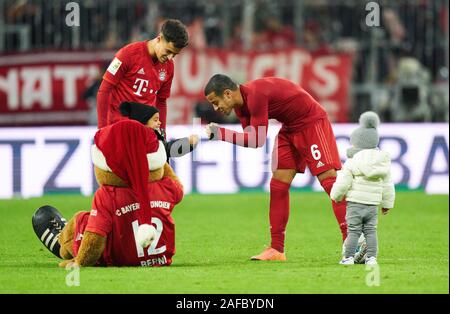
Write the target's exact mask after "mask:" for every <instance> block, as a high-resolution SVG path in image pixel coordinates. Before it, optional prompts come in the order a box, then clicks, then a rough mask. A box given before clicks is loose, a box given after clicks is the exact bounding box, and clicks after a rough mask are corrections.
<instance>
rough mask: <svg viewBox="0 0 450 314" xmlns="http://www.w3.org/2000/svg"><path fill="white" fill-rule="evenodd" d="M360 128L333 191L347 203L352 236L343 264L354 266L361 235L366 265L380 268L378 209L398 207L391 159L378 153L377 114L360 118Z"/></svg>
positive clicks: (351, 141) (338, 199)
mask: <svg viewBox="0 0 450 314" xmlns="http://www.w3.org/2000/svg"><path fill="white" fill-rule="evenodd" d="M359 123H360V127H359V128H357V129H356V130H354V131H353V132H352V133H351V135H350V143H351V144H352V147H351V148H349V149H348V150H347V157H348V159H347V161H346V162H345V164H344V166H343V167H342V169H341V170H340V171H338V175H337V179H336V183H335V184H334V185H333V188H332V189H331V193H330V196H331V199H333V200H334V201H336V202H340V201H342V200H343V199H344V198H346V200H347V213H346V216H345V218H346V220H347V225H348V227H347V228H348V235H347V239H346V240H345V252H344V256H343V259H342V260H341V262H340V264H344V265H352V264H354V255H355V250H356V246H357V244H358V239H359V237H360V235H361V233H363V234H364V236H365V238H366V241H367V255H366V260H365V263H366V264H368V265H375V264H377V259H376V258H377V251H378V240H377V224H378V213H377V212H378V206H380V205H381V208H382V213H383V214H387V212H388V210H389V209H391V208H393V207H394V200H395V189H394V184H393V182H392V180H391V173H390V171H391V170H390V166H391V159H390V156H389V154H388V153H386V152H384V151H382V150H380V149H378V147H377V146H378V143H379V140H380V139H379V136H378V132H377V127H378V125H379V123H380V119H379V118H378V115H377V114H376V113H375V112H371V111H368V112H365V113H363V114H362V115H361V116H360V118H359Z"/></svg>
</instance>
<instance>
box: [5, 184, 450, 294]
mask: <svg viewBox="0 0 450 314" xmlns="http://www.w3.org/2000/svg"><path fill="white" fill-rule="evenodd" d="M448 201H449V200H448V196H447V195H442V196H438V195H426V194H424V193H422V192H398V193H397V200H396V208H395V209H394V210H392V212H390V213H389V214H388V215H386V216H382V215H380V216H379V225H378V238H379V257H378V260H379V269H378V270H379V272H378V274H379V277H375V276H376V273H375V272H374V271H373V270H366V269H365V266H364V265H355V266H341V265H338V261H339V258H340V251H341V243H340V234H339V231H338V226H337V223H336V222H335V219H334V215H333V211H332V209H331V204H330V202H329V200H328V197H327V195H326V194H325V193H313V192H291V216H290V220H289V223H288V228H287V233H286V254H287V259H288V260H287V262H284V263H283V262H256V261H250V260H249V257H250V256H251V255H254V254H257V253H259V252H260V251H261V250H262V249H263V248H264V246H265V245H267V244H268V243H269V228H268V202H269V195H268V194H265V193H241V194H235V195H198V194H194V195H187V196H186V197H185V198H184V200H183V201H182V203H181V204H180V205H178V206H177V207H175V211H174V218H175V222H176V248H177V252H176V254H175V256H174V262H173V264H172V266H170V267H162V268H142V267H139V268H128V267H127V268H125V267H124V268H86V269H84V268H83V269H81V271H80V285H79V286H67V285H66V276H67V275H68V274H69V271H68V270H65V269H64V268H59V267H58V266H57V264H58V261H59V260H58V259H57V258H55V257H53V255H51V253H50V252H48V251H47V249H46V248H44V246H43V245H42V244H41V243H40V242H39V240H38V239H37V237H36V236H35V235H34V232H33V229H32V227H31V216H32V214H33V212H34V210H35V209H36V208H37V207H39V206H41V205H44V204H51V205H53V206H55V207H57V208H58V209H59V210H60V211H61V212H62V213H63V215H64V216H65V217H66V218H67V219H69V218H71V216H72V214H73V213H75V212H76V211H79V210H89V209H90V202H91V198H88V197H82V196H73V195H61V196H46V197H42V198H33V199H27V200H19V199H13V200H2V201H0V215H1V217H2V218H1V220H0V221H1V223H2V224H1V228H0V293H449V260H448V255H449V243H448V239H449V234H448V233H449V224H448V216H449V207H448V204H449V203H448ZM366 278H369V279H370V278H372V280H373V279H374V278H379V279H380V280H379V285H372V286H369V285H367V284H366ZM375 283H376V282H375Z"/></svg>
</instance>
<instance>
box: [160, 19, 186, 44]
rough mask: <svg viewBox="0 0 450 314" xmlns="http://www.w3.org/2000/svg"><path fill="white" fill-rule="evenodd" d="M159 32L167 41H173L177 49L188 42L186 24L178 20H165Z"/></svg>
mask: <svg viewBox="0 0 450 314" xmlns="http://www.w3.org/2000/svg"><path fill="white" fill-rule="evenodd" d="M161 34H162V35H163V36H164V38H165V39H166V41H167V42H169V43H173V45H174V46H175V47H176V48H178V49H181V48H184V47H186V46H187V45H188V44H189V36H188V33H187V30H186V26H185V25H184V24H183V23H181V22H180V21H179V20H174V19H169V20H166V21H165V22H164V24H163V25H162V26H161Z"/></svg>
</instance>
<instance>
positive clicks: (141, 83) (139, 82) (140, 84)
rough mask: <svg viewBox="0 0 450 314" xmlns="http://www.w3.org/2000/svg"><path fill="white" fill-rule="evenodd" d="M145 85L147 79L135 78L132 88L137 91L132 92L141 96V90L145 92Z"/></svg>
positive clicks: (146, 85) (146, 84)
mask: <svg viewBox="0 0 450 314" xmlns="http://www.w3.org/2000/svg"><path fill="white" fill-rule="evenodd" d="M147 87H148V81H147V80H144V79H141V78H137V79H136V81H135V82H134V85H133V88H134V89H137V91H135V92H134V94H135V95H138V96H142V95H141V92H143V93H145V92H146V91H147Z"/></svg>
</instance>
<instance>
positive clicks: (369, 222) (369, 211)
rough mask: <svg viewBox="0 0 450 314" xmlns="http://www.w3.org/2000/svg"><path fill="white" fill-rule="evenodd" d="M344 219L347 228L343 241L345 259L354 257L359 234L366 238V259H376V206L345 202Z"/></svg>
mask: <svg viewBox="0 0 450 314" xmlns="http://www.w3.org/2000/svg"><path fill="white" fill-rule="evenodd" d="M345 219H346V220H347V226H348V229H347V230H348V232H347V233H348V234H347V239H346V240H345V257H350V256H352V257H353V256H354V255H355V250H356V246H357V245H358V239H359V236H360V235H361V232H362V233H364V236H365V237H366V242H367V257H372V256H373V257H376V256H377V251H378V240H377V224H378V206H377V205H366V204H360V203H355V202H347V214H346V215H345Z"/></svg>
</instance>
